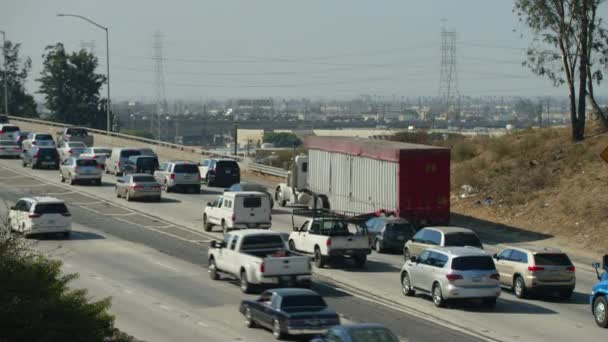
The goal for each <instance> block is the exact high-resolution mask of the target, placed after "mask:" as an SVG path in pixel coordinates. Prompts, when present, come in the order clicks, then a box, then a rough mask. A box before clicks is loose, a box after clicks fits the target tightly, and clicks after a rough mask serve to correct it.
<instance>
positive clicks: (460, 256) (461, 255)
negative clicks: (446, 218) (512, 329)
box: [401, 247, 500, 307]
mask: <svg viewBox="0 0 608 342" xmlns="http://www.w3.org/2000/svg"><path fill="white" fill-rule="evenodd" d="M499 280H500V277H499V275H498V272H497V271H496V267H495V265H494V260H493V259H492V257H491V256H490V255H488V254H487V253H486V252H484V251H483V250H481V249H479V248H475V247H443V248H442V247H437V248H429V249H426V250H424V251H423V252H422V253H420V255H419V256H418V257H411V259H410V260H409V261H406V262H405V263H404V264H403V267H402V268H401V289H402V292H403V294H404V295H406V296H413V295H414V294H415V293H416V292H417V291H418V292H422V293H428V294H430V295H431V296H432V297H433V303H434V304H435V306H438V307H442V306H444V305H445V304H446V302H447V301H449V300H455V299H481V300H482V301H483V304H484V306H487V307H494V306H496V299H497V298H498V297H499V296H500V284H499Z"/></svg>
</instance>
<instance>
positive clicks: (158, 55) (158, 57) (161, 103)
mask: <svg viewBox="0 0 608 342" xmlns="http://www.w3.org/2000/svg"><path fill="white" fill-rule="evenodd" d="M153 37H154V43H153V49H154V58H153V59H154V75H155V79H154V87H155V89H156V117H155V116H154V115H152V116H151V118H150V131H151V132H154V131H156V139H158V140H161V137H162V134H161V126H162V117H163V116H164V115H165V114H166V113H167V99H166V98H165V71H164V67H163V36H162V34H161V32H160V31H156V32H155V33H154V36H153Z"/></svg>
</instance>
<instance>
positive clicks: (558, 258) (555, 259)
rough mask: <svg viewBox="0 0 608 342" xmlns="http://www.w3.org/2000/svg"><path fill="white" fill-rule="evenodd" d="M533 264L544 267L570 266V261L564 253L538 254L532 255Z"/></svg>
mask: <svg viewBox="0 0 608 342" xmlns="http://www.w3.org/2000/svg"><path fill="white" fill-rule="evenodd" d="M534 263H535V264H536V265H544V266H572V261H570V258H568V256H567V255H566V254H564V253H539V254H535V255H534Z"/></svg>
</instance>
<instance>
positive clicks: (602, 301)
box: [593, 296, 608, 328]
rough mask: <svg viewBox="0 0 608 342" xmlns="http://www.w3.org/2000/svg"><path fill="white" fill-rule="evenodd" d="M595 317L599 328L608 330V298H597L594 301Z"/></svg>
mask: <svg viewBox="0 0 608 342" xmlns="http://www.w3.org/2000/svg"><path fill="white" fill-rule="evenodd" d="M593 317H594V318H595V323H596V324H597V325H598V326H600V327H602V328H608V303H607V302H606V297H603V296H602V297H596V298H595V300H593Z"/></svg>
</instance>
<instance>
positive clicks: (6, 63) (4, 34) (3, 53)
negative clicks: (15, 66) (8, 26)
mask: <svg viewBox="0 0 608 342" xmlns="http://www.w3.org/2000/svg"><path fill="white" fill-rule="evenodd" d="M0 33H2V56H3V57H2V58H4V77H2V79H3V80H4V114H6V115H8V85H7V82H6V79H7V78H8V61H7V58H6V33H5V32H4V31H0Z"/></svg>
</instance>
